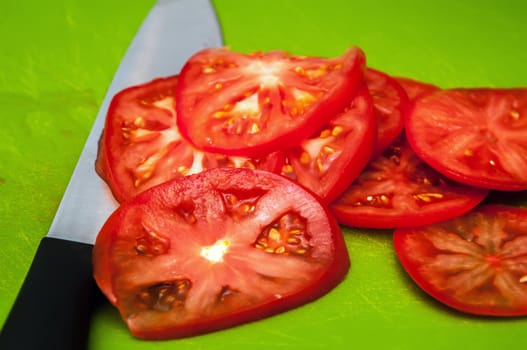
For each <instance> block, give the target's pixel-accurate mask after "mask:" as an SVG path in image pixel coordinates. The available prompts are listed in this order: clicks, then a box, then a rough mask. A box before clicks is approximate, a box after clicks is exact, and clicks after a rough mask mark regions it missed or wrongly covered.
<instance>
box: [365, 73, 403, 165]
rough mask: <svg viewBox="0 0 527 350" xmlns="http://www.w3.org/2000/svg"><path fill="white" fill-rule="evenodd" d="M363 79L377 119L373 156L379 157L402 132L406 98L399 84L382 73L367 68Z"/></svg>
mask: <svg viewBox="0 0 527 350" xmlns="http://www.w3.org/2000/svg"><path fill="white" fill-rule="evenodd" d="M364 78H365V80H366V84H367V85H368V91H369V92H370V94H371V96H372V98H373V106H374V110H375V115H376V117H377V145H376V146H375V150H374V152H373V154H374V156H379V155H380V154H381V153H382V152H384V150H385V149H386V148H388V146H390V144H391V143H392V142H393V141H394V140H395V139H396V138H397V136H399V134H400V133H401V131H402V130H403V127H404V122H403V114H404V113H405V110H406V108H407V107H408V96H407V95H406V92H405V91H404V90H403V88H402V87H401V86H400V85H399V83H398V82H397V81H396V80H395V79H394V78H392V77H391V76H389V75H388V74H386V73H384V72H381V71H378V70H376V69H372V68H368V69H367V70H366V72H365V74H364Z"/></svg>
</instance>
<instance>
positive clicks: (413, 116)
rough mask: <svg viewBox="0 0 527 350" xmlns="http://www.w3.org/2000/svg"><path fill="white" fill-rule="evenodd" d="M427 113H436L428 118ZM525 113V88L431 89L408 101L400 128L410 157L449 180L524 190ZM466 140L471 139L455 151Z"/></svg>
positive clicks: (526, 160)
mask: <svg viewBox="0 0 527 350" xmlns="http://www.w3.org/2000/svg"><path fill="white" fill-rule="evenodd" d="M507 108H510V110H509V109H507ZM428 109H432V110H433V111H436V112H437V113H432V114H434V118H429V116H430V115H431V113H430V112H427V111H428ZM505 109H507V110H505ZM526 115H527V89H526V88H513V89H495V88H475V89H470V88H466V89H461V88H460V89H449V90H436V91H435V92H432V93H429V94H425V95H423V96H421V97H420V98H418V99H416V100H415V101H414V103H413V104H412V105H411V107H410V109H409V112H408V113H407V118H406V119H405V130H406V136H407V138H408V142H409V143H410V145H411V147H412V149H413V150H414V151H415V152H416V154H417V155H418V156H419V157H420V158H421V159H422V160H423V161H425V162H426V163H427V164H429V165H430V166H431V167H432V168H434V169H436V170H437V171H438V172H440V173H441V174H443V175H445V176H447V177H449V178H451V179H452V180H454V181H457V182H460V183H463V184H466V185H469V186H475V187H480V188H484V189H489V190H498V191H521V190H525V189H527V166H526V165H527V123H526V122H525V120H526V118H525V116H526ZM448 118H450V119H448ZM424 134H426V135H427V137H422V135H424ZM469 138H472V139H473V140H475V141H473V142H472V143H468V144H467V145H466V146H465V147H466V148H465V149H464V150H463V149H460V148H459V147H461V146H462V144H461V142H462V141H463V140H465V139H467V140H468V139H469ZM513 158H514V159H513ZM503 160H504V161H503ZM507 162H509V163H510V164H508V165H507V167H508V168H509V169H506V168H504V164H505V163H507ZM512 163H514V164H512ZM518 169H521V170H518Z"/></svg>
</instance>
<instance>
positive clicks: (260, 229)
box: [93, 168, 349, 339]
mask: <svg viewBox="0 0 527 350" xmlns="http://www.w3.org/2000/svg"><path fill="white" fill-rule="evenodd" d="M317 198H318V197H317V196H315V195H314V194H312V193H311V192H309V191H307V190H305V189H303V188H302V187H301V186H299V185H298V184H296V183H295V182H293V181H291V180H289V179H287V178H285V177H283V176H280V175H276V174H272V173H270V172H267V171H260V170H250V169H228V168H217V169H212V170H207V171H204V172H201V173H199V174H195V175H191V176H186V177H182V178H178V179H175V180H172V181H169V182H166V183H164V184H161V185H159V186H156V187H153V188H151V189H149V190H146V191H144V192H142V193H141V194H139V195H137V196H136V197H134V198H133V199H131V200H130V201H128V202H126V203H125V204H122V205H121V206H120V207H119V208H118V209H117V211H116V212H114V213H113V214H112V215H111V217H110V218H109V219H108V221H107V222H106V224H105V225H104V226H103V228H102V229H101V231H100V233H99V235H98V237H97V240H96V242H95V246H94V260H93V262H94V276H95V279H96V281H97V283H98V285H99V286H100V288H101V290H102V291H103V292H104V294H105V295H106V296H107V297H108V299H109V300H110V302H112V303H113V304H114V305H115V306H116V307H117V308H118V309H119V311H120V313H121V316H122V318H123V319H124V320H125V321H126V323H127V324H128V327H129V328H130V330H131V332H132V333H133V334H134V335H136V336H138V337H141V338H146V339H167V338H178V337H186V336H191V335H195V334H200V333H204V332H209V331H214V330H219V329H223V328H226V327H230V326H234V325H237V324H240V323H243V322H249V321H253V320H256V319H260V318H263V317H267V316H270V315H273V314H276V313H278V312H282V311H285V310H288V309H290V308H293V307H297V306H300V305H302V304H304V303H306V302H310V301H312V300H314V299H316V298H318V297H320V296H322V295H323V294H325V293H327V292H329V291H330V290H331V289H332V288H333V287H335V286H336V285H337V284H338V283H340V281H341V280H342V279H343V278H344V277H345V275H346V273H347V271H348V269H349V257H348V253H347V250H346V246H345V243H344V239H343V236H342V233H341V231H340V228H339V226H338V225H337V223H336V222H335V220H334V218H333V217H332V216H331V214H330V213H329V211H328V209H327V207H326V206H324V205H323V204H322V203H321V202H320V201H319V199H317Z"/></svg>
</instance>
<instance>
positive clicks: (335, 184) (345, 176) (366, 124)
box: [282, 86, 377, 203]
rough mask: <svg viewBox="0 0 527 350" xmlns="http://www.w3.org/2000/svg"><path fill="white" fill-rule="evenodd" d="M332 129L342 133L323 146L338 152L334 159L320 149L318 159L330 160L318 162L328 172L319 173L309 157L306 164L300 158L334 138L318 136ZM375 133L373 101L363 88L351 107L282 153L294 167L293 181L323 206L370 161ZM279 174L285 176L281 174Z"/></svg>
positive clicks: (337, 194)
mask: <svg viewBox="0 0 527 350" xmlns="http://www.w3.org/2000/svg"><path fill="white" fill-rule="evenodd" d="M335 128H342V129H341V130H342V131H339V132H338V136H335V140H334V141H328V142H327V143H324V145H325V146H330V147H331V148H333V149H335V150H336V152H339V151H340V152H341V153H340V155H339V156H336V157H335V156H334V155H326V154H324V151H323V150H322V151H321V152H320V154H322V155H321V156H320V157H319V159H322V158H324V156H327V157H328V158H332V160H331V161H329V162H328V163H327V164H326V163H325V162H324V161H322V162H321V164H323V166H324V167H325V168H327V169H326V170H324V171H323V172H320V171H319V170H318V166H320V163H318V160H317V159H313V157H310V161H309V162H308V163H307V162H303V161H302V160H301V158H302V155H303V154H304V153H307V154H308V153H309V152H308V151H306V150H307V149H308V148H309V145H308V144H309V143H311V142H313V143H317V144H318V143H321V142H323V141H324V140H326V139H329V138H331V137H333V136H323V137H321V136H320V135H322V134H324V133H329V131H330V130H335ZM376 130H377V123H376V119H375V114H374V111H373V101H372V99H371V96H370V94H369V92H368V90H367V88H366V86H363V87H362V88H361V89H360V90H359V92H358V94H357V95H356V96H355V99H354V100H353V102H352V104H351V105H350V107H348V108H347V109H346V110H345V111H344V112H342V113H339V114H338V115H337V116H335V117H333V118H331V120H329V121H328V122H327V124H324V126H323V127H322V128H321V130H318V131H317V132H316V133H315V134H314V135H312V137H310V138H308V139H307V140H304V141H303V142H301V143H300V144H299V145H297V146H296V147H293V148H291V149H289V150H287V151H286V152H285V153H286V159H287V163H288V164H289V165H290V166H291V167H292V168H293V172H294V179H295V180H296V181H297V182H298V183H300V184H301V185H303V186H305V187H307V188H309V189H310V190H311V191H313V192H315V193H316V194H317V195H319V196H320V197H321V198H322V199H323V201H324V202H325V203H331V202H332V201H333V200H335V199H336V198H337V197H338V196H339V195H340V194H341V193H342V192H343V191H344V190H345V189H346V188H347V187H348V186H349V185H350V184H351V183H352V182H353V181H354V180H355V179H356V178H357V177H358V176H359V175H360V173H361V171H362V170H363V169H364V167H365V166H366V164H367V163H368V161H369V160H370V158H371V155H372V152H373V149H374V147H375V144H376V142H375V141H376V136H377V135H376ZM306 163H307V164H306ZM282 174H283V175H285V176H288V175H287V174H284V172H282Z"/></svg>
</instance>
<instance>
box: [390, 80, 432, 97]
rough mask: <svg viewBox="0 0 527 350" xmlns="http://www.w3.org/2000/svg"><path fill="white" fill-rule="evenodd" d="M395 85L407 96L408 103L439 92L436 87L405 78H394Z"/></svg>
mask: <svg viewBox="0 0 527 350" xmlns="http://www.w3.org/2000/svg"><path fill="white" fill-rule="evenodd" d="M394 79H395V80H396V81H397V83H399V85H400V86H401V87H402V88H403V90H404V91H405V92H406V95H407V96H408V100H409V101H415V100H416V99H418V98H420V97H422V96H424V95H427V94H429V93H432V92H434V91H437V90H439V87H437V86H436V85H433V84H430V83H425V82H423V81H419V80H415V79H411V78H406V77H395V78H394Z"/></svg>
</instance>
